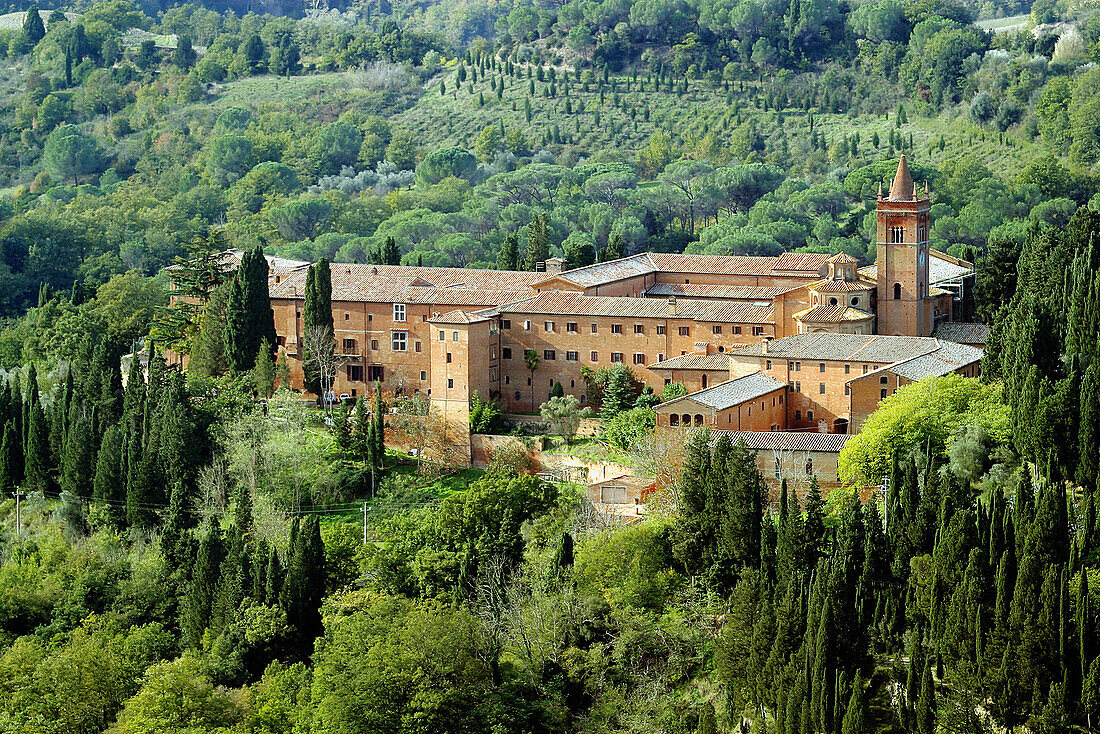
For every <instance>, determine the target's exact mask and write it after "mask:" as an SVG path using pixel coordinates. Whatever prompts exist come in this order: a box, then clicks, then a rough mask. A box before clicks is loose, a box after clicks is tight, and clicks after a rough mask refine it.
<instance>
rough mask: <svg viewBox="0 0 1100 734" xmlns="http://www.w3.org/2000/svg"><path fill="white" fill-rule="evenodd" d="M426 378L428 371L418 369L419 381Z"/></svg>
mask: <svg viewBox="0 0 1100 734" xmlns="http://www.w3.org/2000/svg"><path fill="white" fill-rule="evenodd" d="M426 379H428V371H427V370H420V381H421V382H423V381H424V380H426Z"/></svg>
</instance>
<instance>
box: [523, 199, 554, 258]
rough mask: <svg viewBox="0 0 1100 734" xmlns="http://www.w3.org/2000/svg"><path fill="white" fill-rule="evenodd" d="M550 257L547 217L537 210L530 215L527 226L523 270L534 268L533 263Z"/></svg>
mask: <svg viewBox="0 0 1100 734" xmlns="http://www.w3.org/2000/svg"><path fill="white" fill-rule="evenodd" d="M548 257H550V231H549V228H548V223H547V217H546V214H545V213H543V212H539V213H537V214H535V215H534V216H533V217H531V224H530V225H528V228H527V251H526V253H524V256H523V270H534V269H535V265H536V264H537V263H540V262H544V261H545V260H546V258H548Z"/></svg>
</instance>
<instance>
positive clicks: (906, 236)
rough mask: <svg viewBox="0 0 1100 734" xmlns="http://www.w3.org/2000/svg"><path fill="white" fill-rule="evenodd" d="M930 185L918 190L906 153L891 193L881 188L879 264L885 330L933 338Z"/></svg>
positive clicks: (880, 312)
mask: <svg viewBox="0 0 1100 734" xmlns="http://www.w3.org/2000/svg"><path fill="white" fill-rule="evenodd" d="M930 207H931V202H930V200H929V198H928V188H927V184H926V185H925V190H924V193H923V194H922V195H919V196H918V194H917V190H916V186H915V185H914V183H913V176H912V175H911V174H910V173H909V165H908V163H906V161H905V156H904V155H903V156H902V157H901V162H899V163H898V172H897V173H896V174H895V175H894V180H893V182H891V184H890V191H889V193H888V194H887V195H886V196H883V194H882V186H881V185H880V186H879V192H878V200H877V202H876V209H877V213H878V227H877V235H876V241H877V252H876V259H875V264H876V265H877V271H878V272H877V276H878V277H877V279H878V286H877V288H878V293H877V296H878V298H877V302H878V309H877V310H878V314H877V316H878V318H877V331H878V333H879V334H887V335H895V334H897V335H902V336H931V335H932V329H933V327H934V323H933V313H934V306H933V303H932V299H931V297H930V296H929V295H928V287H929V283H928V210H929V208H930Z"/></svg>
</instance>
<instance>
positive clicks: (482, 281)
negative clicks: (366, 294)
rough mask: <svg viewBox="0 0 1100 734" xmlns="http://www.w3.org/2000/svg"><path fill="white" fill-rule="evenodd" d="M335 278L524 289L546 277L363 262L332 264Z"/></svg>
mask: <svg viewBox="0 0 1100 734" xmlns="http://www.w3.org/2000/svg"><path fill="white" fill-rule="evenodd" d="M331 270H332V277H333V281H334V284H335V280H336V277H337V275H340V276H352V277H364V276H368V275H380V276H382V277H383V278H420V279H422V280H423V281H424V282H426V283H430V284H431V285H434V286H436V287H439V288H454V287H465V288H495V289H516V288H525V287H527V286H529V285H531V284H532V283H537V282H538V281H540V280H544V279H545V278H546V273H531V272H526V271H518V270H487V269H480V268H429V267H417V266H415V265H369V264H362V263H333V264H332V265H331Z"/></svg>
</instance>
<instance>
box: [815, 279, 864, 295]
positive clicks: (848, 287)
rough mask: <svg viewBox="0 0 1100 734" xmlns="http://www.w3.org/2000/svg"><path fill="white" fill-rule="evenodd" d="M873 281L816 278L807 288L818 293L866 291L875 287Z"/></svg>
mask: <svg viewBox="0 0 1100 734" xmlns="http://www.w3.org/2000/svg"><path fill="white" fill-rule="evenodd" d="M875 285H876V284H875V283H873V282H868V281H863V280H828V279H825V280H818V281H815V282H813V283H810V284H809V285H808V286H806V287H807V288H809V289H810V290H812V291H817V292H818V293H852V292H855V291H868V290H871V289H872V288H874V287H875Z"/></svg>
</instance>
